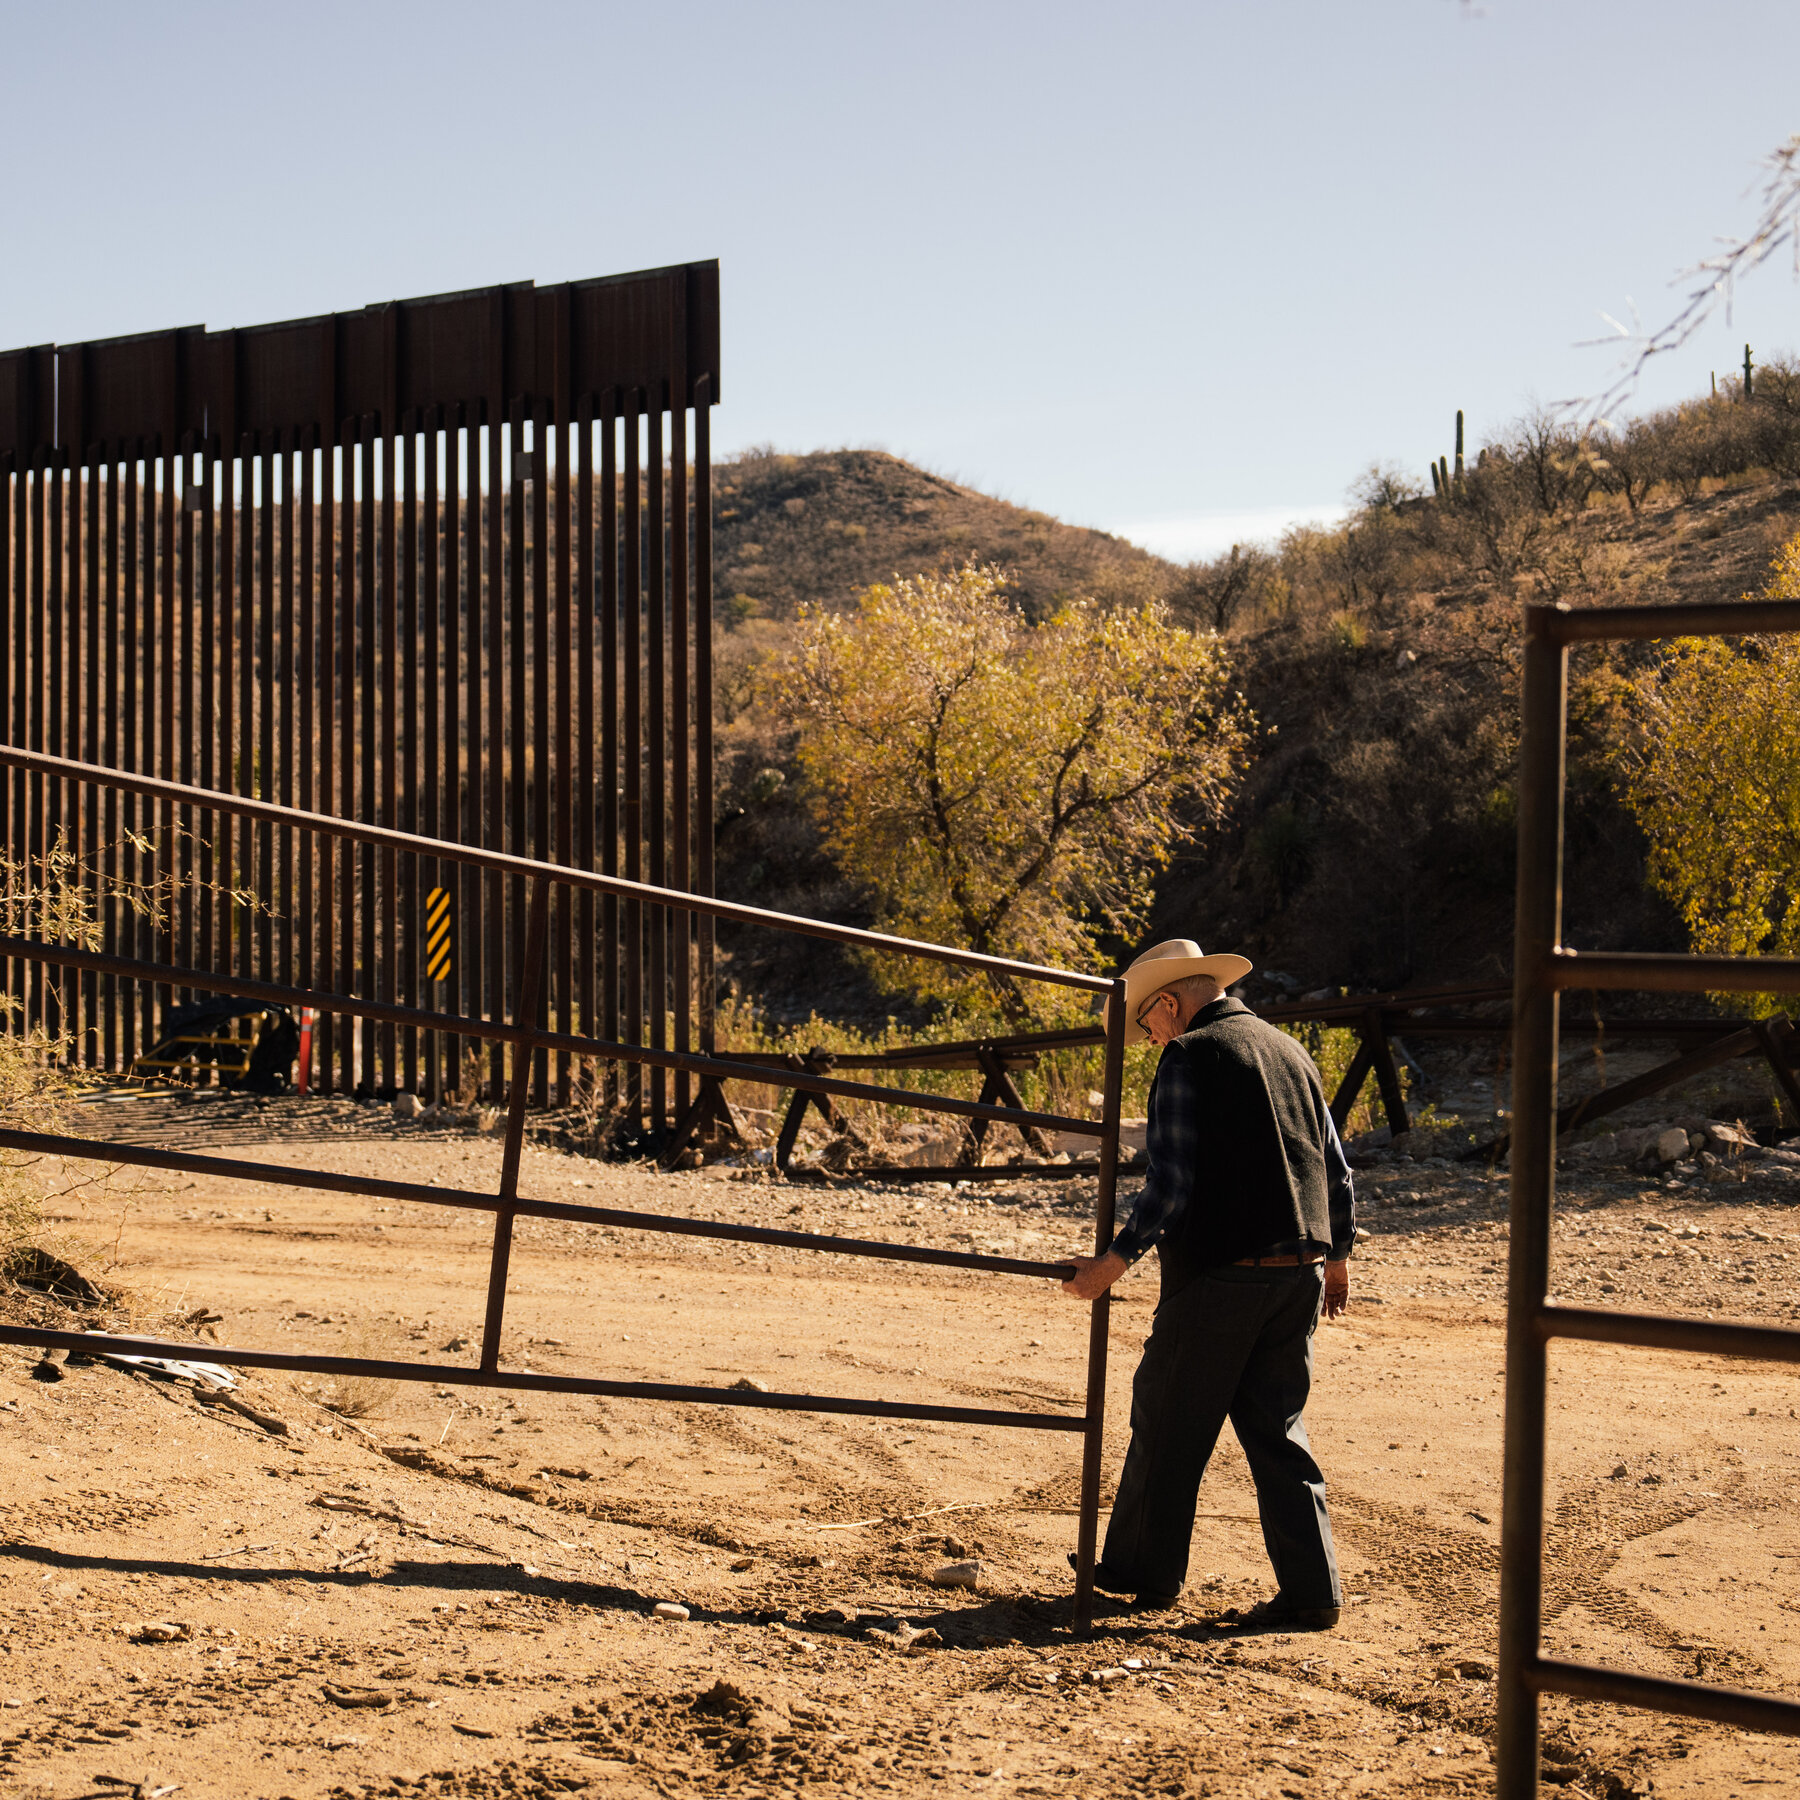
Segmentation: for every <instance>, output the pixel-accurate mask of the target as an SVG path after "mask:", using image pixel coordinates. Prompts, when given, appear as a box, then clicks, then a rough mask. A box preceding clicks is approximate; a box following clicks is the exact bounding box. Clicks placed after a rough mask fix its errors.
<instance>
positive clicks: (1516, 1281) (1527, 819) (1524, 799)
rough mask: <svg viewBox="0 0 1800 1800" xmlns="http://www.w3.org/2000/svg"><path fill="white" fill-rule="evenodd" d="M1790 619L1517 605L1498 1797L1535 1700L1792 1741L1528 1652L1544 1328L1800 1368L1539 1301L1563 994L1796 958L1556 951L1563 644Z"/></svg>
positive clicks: (1775, 1350) (1709, 975)
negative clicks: (1518, 722) (1519, 646)
mask: <svg viewBox="0 0 1800 1800" xmlns="http://www.w3.org/2000/svg"><path fill="white" fill-rule="evenodd" d="M1782 631H1800V602H1794V601H1739V602H1733V603H1729V604H1725V605H1711V606H1621V607H1607V608H1604V609H1594V610H1587V611H1576V610H1572V609H1570V608H1568V607H1564V606H1533V607H1529V608H1527V611H1526V635H1525V679H1524V699H1523V730H1522V736H1521V743H1520V771H1519V871H1518V918H1517V924H1516V936H1515V945H1514V970H1513V979H1514V984H1515V986H1514V1002H1513V1008H1514V1010H1513V1019H1514V1025H1513V1137H1512V1243H1511V1250H1510V1261H1509V1266H1508V1272H1507V1296H1508V1297H1507V1319H1506V1474H1505V1510H1504V1518H1503V1521H1502V1531H1501V1548H1500V1671H1499V1721H1498V1723H1499V1744H1498V1756H1499V1764H1498V1778H1499V1794H1500V1796H1501V1800H1535V1796H1536V1795H1537V1793H1538V1758H1539V1748H1538V1696H1539V1694H1543V1693H1557V1694H1571V1695H1576V1696H1578V1697H1580V1698H1583V1699H1588V1700H1606V1701H1611V1702H1613V1703H1615V1704H1617V1705H1620V1706H1640V1707H1646V1708H1649V1709H1650V1710H1652V1711H1658V1712H1669V1713H1680V1714H1686V1715H1688V1716H1690V1717H1693V1718H1700V1719H1716V1720H1719V1721H1721V1722H1723V1723H1725V1724H1728V1725H1738V1726H1742V1727H1744V1728H1745V1729H1748V1730H1753V1731H1776V1732H1787V1733H1791V1734H1796V1735H1800V1702H1796V1701H1793V1700H1784V1699H1781V1698H1779V1697H1777V1696H1775V1695H1771V1694H1752V1693H1743V1692H1740V1691H1738V1690H1736V1689H1731V1688H1723V1687H1717V1686H1713V1685H1710V1684H1708V1683H1704V1682H1695V1681H1673V1680H1669V1679H1667V1678H1665V1677H1662V1676H1654V1675H1645V1674H1640V1673H1637V1672H1635V1671H1633V1670H1627V1669H1612V1668H1598V1667H1593V1666H1590V1665H1587V1664H1583V1663H1575V1662H1569V1661H1565V1660H1560V1659H1556V1658H1552V1657H1546V1656H1544V1655H1543V1654H1542V1621H1543V1547H1544V1474H1545V1469H1544V1464H1545V1426H1546V1416H1545V1408H1546V1385H1547V1376H1548V1347H1549V1343H1550V1340H1551V1339H1552V1338H1577V1339H1584V1340H1586V1341H1587V1342H1590V1343H1601V1344H1632V1345H1636V1346H1638V1347H1640V1348H1643V1349H1653V1350H1683V1351H1688V1352H1691V1353H1693V1354H1696V1355H1711V1356H1742V1357H1753V1358H1756V1359H1758V1360H1762V1361H1768V1362H1786V1363H1800V1331H1795V1330H1791V1329H1786V1328H1782V1327H1774V1326H1753V1325H1729V1324H1720V1323H1716V1322H1714V1321H1713V1320H1710V1319H1683V1318H1674V1317H1670V1316H1667V1315H1658V1314H1648V1313H1624V1312H1610V1311H1602V1310H1599V1309H1595V1308H1588V1307H1575V1306H1563V1305H1560V1304H1555V1303H1553V1302H1552V1301H1551V1300H1550V1298H1549V1295H1550V1253H1551V1234H1552V1226H1553V1223H1554V1213H1555V1201H1556V1132H1557V1116H1556V1069H1557V1029H1558V1005H1559V998H1560V996H1561V994H1562V993H1564V992H1565V991H1567V990H1569V989H1593V988H1606V989H1616V988H1628V989H1629V988H1636V989H1650V990H1657V991H1664V992H1667V991H1671V990H1673V991H1681V992H1690V993H1704V992H1708V991H1711V992H1721V991H1725V992H1735V993H1759V992H1760V993H1774V992H1779V993H1789V994H1792V993H1800V958H1792V957H1742V956H1667V955H1653V954H1645V953H1636V954H1621V953H1603V952H1598V951H1586V950H1583V951H1575V950H1566V949H1564V948H1562V945H1561V937H1562V863H1563V785H1564V745H1565V736H1566V725H1567V714H1568V656H1569V646H1570V645H1571V644H1575V643H1592V642H1599V641H1605V640H1616V639H1625V638H1673V637H1697V636H1712V637H1726V636H1732V637H1736V636H1747V635H1752V634H1756V633H1764V632H1782Z"/></svg>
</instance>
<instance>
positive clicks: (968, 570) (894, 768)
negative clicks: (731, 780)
mask: <svg viewBox="0 0 1800 1800" xmlns="http://www.w3.org/2000/svg"><path fill="white" fill-rule="evenodd" d="M1003 586H1004V578H1003V577H1002V576H1001V574H1000V572H999V571H998V570H996V569H992V568H984V567H980V566H977V565H975V564H973V563H971V564H970V565H968V566H967V567H965V568H963V569H960V570H958V571H956V572H955V573H953V574H946V575H935V576H934V575H921V576H919V577H918V578H916V579H915V580H910V581H901V580H896V581H895V582H894V583H893V584H891V585H888V584H878V585H876V586H874V587H871V588H869V589H867V590H866V591H865V592H864V593H862V594H861V595H860V596H859V597H858V600H857V604H856V608H855V610H854V611H853V612H849V613H827V612H813V613H809V614H807V615H805V617H804V618H803V621H802V627H801V639H800V643H799V646H798V648H797V649H796V651H795V652H794V654H793V655H792V657H791V658H790V659H789V660H788V662H787V663H786V665H785V666H784V668H783V670H782V672H781V675H780V678H779V685H778V698H779V702H780V704H781V706H782V709H783V711H784V713H785V715H786V717H787V719H788V720H789V721H790V723H791V724H792V725H793V726H794V727H796V728H797V730H798V734H799V760H800V764H801V767H802V770H803V771H804V774H805V776H806V778H807V782H808V785H809V788H810V792H811V798H812V803H813V805H814V807H815V809H816V812H817V815H818V817H819V820H820V822H821V823H822V824H823V826H824V828H825V834H826V841H827V844H828V847H829V848H830V850H831V852H832V854H833V855H834V856H835V857H836V858H837V860H838V862H839V865H840V866H841V867H842V868H843V869H844V871H845V873H846V874H848V875H850V876H852V877H853V878H854V879H856V880H858V881H860V882H862V883H863V884H865V885H866V886H867V887H868V888H869V889H871V890H872V891H873V893H874V894H875V895H876V897H877V901H878V905H879V908H880V913H881V918H882V923H883V925H884V926H886V927H887V928H889V929H892V930H896V931H901V932H904V933H906V934H907V935H909V936H915V937H922V938H927V939H930V940H933V941H935V942H938V943H949V944H959V945H962V946H964V947H966V948H969V949H972V950H980V951H984V952H987V953H989V954H994V955H1002V956H1014V957H1020V958H1024V959H1027V960H1031V961H1039V962H1055V963H1062V964H1076V965H1080V964H1091V963H1092V962H1093V961H1094V960H1095V957H1096V945H1097V940H1098V938H1099V937H1100V935H1101V934H1102V933H1103V932H1111V933H1116V934H1119V935H1121V936H1124V937H1127V938H1130V937H1133V936H1135V935H1136V934H1137V933H1138V932H1139V931H1140V930H1141V929H1142V928H1143V925H1144V922H1145V919H1146V916H1147V913H1148V909H1149V904H1150V899H1151V884H1152V878H1153V876H1154V874H1155V872H1156V871H1157V870H1158V869H1160V868H1162V867H1163V866H1164V865H1165V864H1166V863H1167V862H1168V860H1169V857H1170V854H1171V851H1172V849H1173V847H1174V845H1175V844H1176V842H1177V841H1178V840H1179V839H1180V838H1181V836H1182V835H1183V833H1184V832H1185V831H1186V830H1188V829H1190V828H1192V827H1193V826H1195V825H1197V824H1201V823H1204V822H1207V821H1210V820H1215V819H1217V818H1218V816H1219V815H1220V814H1221V813H1222V811H1223V809H1224V807H1225V805H1226V802H1227V800H1228V799H1229V797H1230V795H1231V793H1232V791H1233V789H1234V787H1235V785H1236V783H1237V780H1238V777H1239V775H1240V774H1241V772H1242V770H1243V767H1244V763H1245V760H1246V752H1247V748H1248V743H1249V738H1250V734H1251V730H1252V727H1253V720H1252V718H1251V715H1250V713H1249V711H1248V709H1247V708H1246V706H1245V705H1244V703H1243V701H1242V699H1241V698H1240V697H1239V696H1237V695H1236V694H1235V693H1234V692H1232V690H1231V687H1230V676H1231V670H1230V664H1229V662H1228V660H1227V657H1226V654H1225V651H1224V648H1223V646H1222V644H1221V643H1220V641H1219V639H1218V638H1217V637H1216V636H1215V635H1213V634H1211V633H1198V632H1193V631H1187V630H1183V629H1181V628H1180V627H1178V626H1176V625H1174V624H1172V623H1171V622H1170V620H1169V617H1168V614H1167V612H1166V611H1165V610H1164V608H1163V607H1161V606H1160V605H1158V604H1154V603H1153V604H1148V605H1144V606H1140V607H1136V608H1130V609H1121V610H1115V611H1108V610H1106V609H1104V608H1102V607H1100V606H1099V605H1097V604H1096V603H1095V602H1093V601H1091V600H1080V601H1075V602H1072V603H1069V604H1066V605H1064V606H1062V607H1061V608H1059V610H1058V611H1057V612H1055V613H1054V614H1052V615H1051V616H1050V617H1049V618H1047V619H1045V620H1043V621H1042V622H1041V623H1039V624H1035V625H1034V624H1032V623H1031V622H1030V621H1029V620H1028V619H1027V618H1026V617H1025V615H1024V614H1023V613H1022V612H1021V611H1020V610H1019V609H1018V608H1017V607H1016V606H1014V605H1013V604H1012V603H1011V602H1010V601H1009V600H1008V599H1007V598H1006V596H1005V594H1004V593H1003V592H1002V589H1003ZM884 973H889V974H891V971H887V972H884ZM902 979H903V980H904V981H906V982H907V983H908V984H909V985H910V986H912V987H913V988H914V990H915V991H917V992H921V993H933V992H936V993H944V992H946V991H950V990H951V989H952V988H953V987H954V986H955V982H954V977H953V974H952V972H950V971H948V970H943V969H940V968H938V967H937V966H936V965H924V964H915V965H913V966H912V967H911V968H909V969H908V970H907V972H906V975H905V976H904V977H902ZM996 985H997V987H998V993H997V998H998V999H999V1001H1000V1004H1001V1006H1002V1007H1003V1009H1004V1010H1005V1011H1006V1012H1007V1013H1008V1014H1010V1015H1012V1016H1018V1015H1020V1014H1021V1013H1022V1012H1023V1010H1024V998H1023V996H1022V995H1021V994H1019V993H1018V992H1016V991H1015V990H1013V989H1012V988H1010V987H1008V986H1006V985H1005V984H996Z"/></svg>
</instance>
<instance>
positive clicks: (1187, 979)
mask: <svg viewBox="0 0 1800 1800" xmlns="http://www.w3.org/2000/svg"><path fill="white" fill-rule="evenodd" d="M1168 985H1169V992H1170V993H1171V994H1173V995H1174V996H1175V998H1176V999H1177V1000H1179V1001H1180V1002H1181V1003H1182V1004H1183V1005H1184V1006H1186V1005H1187V1004H1189V1003H1190V1002H1191V1001H1196V1000H1197V1001H1199V1003H1200V1004H1201V1005H1202V1006H1204V1005H1207V1004H1208V1003H1209V1002H1211V1001H1213V1000H1216V999H1217V998H1218V997H1219V996H1220V995H1221V994H1222V993H1224V991H1225V989H1224V987H1223V986H1222V985H1221V983H1220V982H1219V980H1218V978H1217V977H1216V976H1213V975H1184V976H1182V978H1181V979H1180V980H1179V981H1171V982H1170V983H1169V984H1168Z"/></svg>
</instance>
